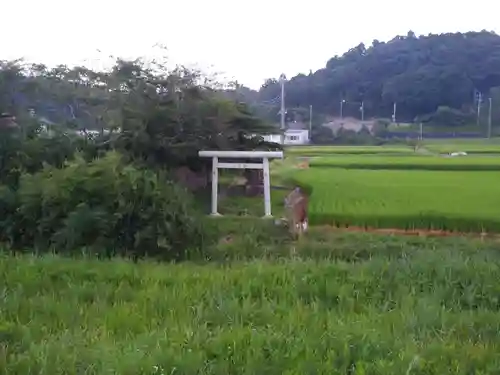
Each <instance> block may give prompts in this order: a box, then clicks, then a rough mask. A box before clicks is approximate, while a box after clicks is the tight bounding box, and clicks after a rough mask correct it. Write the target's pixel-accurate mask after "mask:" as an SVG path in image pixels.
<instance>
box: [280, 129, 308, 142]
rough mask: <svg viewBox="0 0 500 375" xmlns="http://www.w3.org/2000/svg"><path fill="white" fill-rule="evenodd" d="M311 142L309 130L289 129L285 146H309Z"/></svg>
mask: <svg viewBox="0 0 500 375" xmlns="http://www.w3.org/2000/svg"><path fill="white" fill-rule="evenodd" d="M309 141H310V140H309V130H307V129H288V130H286V131H285V142H284V144H285V145H307V144H308V143H309Z"/></svg>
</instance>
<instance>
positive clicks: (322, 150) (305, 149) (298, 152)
mask: <svg viewBox="0 0 500 375" xmlns="http://www.w3.org/2000/svg"><path fill="white" fill-rule="evenodd" d="M413 152H414V151H413V149H411V148H410V147H408V146H405V145H401V146H394V145H391V146H291V147H287V148H286V149H285V154H286V155H287V156H322V155H336V154H353V155H366V154H368V155H369V154H388V155H405V154H411V153H413Z"/></svg>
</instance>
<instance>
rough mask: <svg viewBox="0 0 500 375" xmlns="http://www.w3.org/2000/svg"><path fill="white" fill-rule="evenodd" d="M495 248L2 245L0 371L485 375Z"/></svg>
mask: <svg viewBox="0 0 500 375" xmlns="http://www.w3.org/2000/svg"><path fill="white" fill-rule="evenodd" d="M497 249H498V244H495V243H493V242H488V241H486V242H479V241H474V240H466V239H462V238H459V239H453V240H449V239H447V240H436V239H430V240H424V239H419V238H397V237H380V236H369V235H335V234H330V233H326V232H317V233H314V232H313V233H312V234H311V237H310V239H306V240H305V241H304V242H303V243H302V244H297V245H296V254H295V255H294V256H290V255H286V254H285V253H280V252H279V248H277V253H273V252H269V253H268V256H267V255H265V254H264V250H262V249H261V248H260V247H254V251H255V252H259V251H260V252H261V253H260V255H259V254H257V253H256V254H255V255H256V256H257V257H260V258H261V259H254V260H245V258H244V257H242V256H241V254H240V255H239V256H240V257H242V259H240V260H233V261H231V262H229V263H224V264H221V263H209V264H206V263H205V264H193V263H185V264H177V265H175V264H164V265H162V264H155V263H151V262H141V263H138V264H133V263H131V262H127V261H124V260H118V259H116V260H110V261H97V260H90V259H87V260H85V259H80V260H76V259H64V258H59V257H55V256H44V257H41V258H37V257H33V256H30V255H24V256H17V257H14V256H9V255H0V274H1V275H2V286H1V288H0V291H1V296H2V301H1V303H2V305H1V307H2V308H1V309H0V373H4V374H19V375H21V374H22V375H24V374H51V375H58V374H124V375H126V374H130V375H132V374H133V375H136V374H201V375H204V374H221V375H222V374H223V375H228V374H235V375H236V374H238V375H239V374H248V375H250V374H256V375H257V374H258V375H261V374H280V375H281V374H297V375H303V374H314V375H317V374H328V375H330V374H381V375H388V374H398V375H399V374H436V375H441V374H464V375H465V374H472V373H475V374H493V373H497V372H498V370H499V369H500V357H499V356H498V353H499V352H500V338H499V336H498V331H499V329H500V316H499V314H498V310H499V308H500V302H499V295H500V286H499V283H498V274H499V272H500V269H499V265H500V260H499V257H500V254H499V252H498V250H497ZM235 250H237V249H235Z"/></svg>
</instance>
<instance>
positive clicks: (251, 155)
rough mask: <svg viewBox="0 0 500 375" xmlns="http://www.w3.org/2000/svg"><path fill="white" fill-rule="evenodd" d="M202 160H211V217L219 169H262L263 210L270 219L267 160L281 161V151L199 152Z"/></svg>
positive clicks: (215, 203)
mask: <svg viewBox="0 0 500 375" xmlns="http://www.w3.org/2000/svg"><path fill="white" fill-rule="evenodd" d="M198 155H199V156H200V157H202V158H212V215H219V213H218V212H217V197H218V192H217V190H218V186H219V168H229V169H263V170H264V208H265V217H271V216H272V215H271V184H270V177H269V159H282V158H283V151H218V150H213V151H199V152H198ZM219 158H245V159H262V163H219Z"/></svg>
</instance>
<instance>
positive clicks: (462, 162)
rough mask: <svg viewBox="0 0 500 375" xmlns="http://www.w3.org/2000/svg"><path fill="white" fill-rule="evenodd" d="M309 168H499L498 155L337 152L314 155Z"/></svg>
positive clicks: (478, 169)
mask: <svg viewBox="0 0 500 375" xmlns="http://www.w3.org/2000/svg"><path fill="white" fill-rule="evenodd" d="M309 164H310V166H313V167H328V168H330V167H336V168H345V169H372V170H381V169H396V170H413V169H416V170H442V171H450V170H458V171H500V157H492V156H469V157H443V156H432V155H431V156H428V155H420V156H415V155H410V156H405V157H395V156H390V157H389V156H380V155H372V156H370V157H367V156H361V155H339V156H327V157H318V158H315V159H313V160H311V161H310V163H309Z"/></svg>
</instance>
